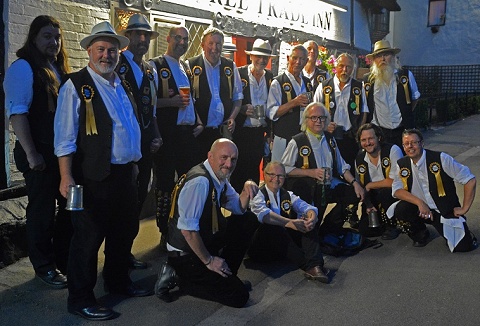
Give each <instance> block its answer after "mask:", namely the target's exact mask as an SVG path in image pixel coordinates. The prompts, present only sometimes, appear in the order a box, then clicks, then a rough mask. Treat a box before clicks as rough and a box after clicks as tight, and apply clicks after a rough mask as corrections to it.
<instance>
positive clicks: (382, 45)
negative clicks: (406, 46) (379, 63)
mask: <svg viewBox="0 0 480 326" xmlns="http://www.w3.org/2000/svg"><path fill="white" fill-rule="evenodd" d="M384 52H393V54H397V53H399V52H400V49H399V48H392V47H391V46H390V42H388V41H387V40H380V41H377V42H375V46H374V47H373V52H372V53H370V54H367V55H366V57H367V58H368V59H370V60H372V59H373V58H374V57H375V56H376V55H377V54H380V53H384Z"/></svg>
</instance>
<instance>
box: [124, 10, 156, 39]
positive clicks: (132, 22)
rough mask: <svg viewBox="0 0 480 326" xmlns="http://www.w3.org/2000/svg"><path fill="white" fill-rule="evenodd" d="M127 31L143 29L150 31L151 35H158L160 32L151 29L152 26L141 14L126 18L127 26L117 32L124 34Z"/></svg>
mask: <svg viewBox="0 0 480 326" xmlns="http://www.w3.org/2000/svg"><path fill="white" fill-rule="evenodd" d="M128 31H145V32H150V33H151V36H152V37H158V36H159V35H160V34H159V33H158V32H156V31H154V30H152V26H150V23H149V22H148V20H147V17H145V16H144V15H142V14H135V15H132V16H131V17H130V19H129V20H128V24H127V28H125V29H123V30H121V31H120V32H118V34H120V35H125V33H126V32H128Z"/></svg>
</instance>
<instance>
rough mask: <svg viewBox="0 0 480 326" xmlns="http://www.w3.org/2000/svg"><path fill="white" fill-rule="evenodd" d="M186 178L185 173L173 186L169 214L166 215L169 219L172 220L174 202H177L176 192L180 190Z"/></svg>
mask: <svg viewBox="0 0 480 326" xmlns="http://www.w3.org/2000/svg"><path fill="white" fill-rule="evenodd" d="M186 178H187V174H186V173H185V174H183V175H182V176H181V177H180V178H178V181H177V183H176V184H175V187H174V188H173V191H172V196H171V201H170V202H171V206H170V214H168V218H169V219H171V218H173V214H174V213H175V201H176V200H177V195H178V192H179V190H180V188H181V187H182V186H183V184H184V183H185V179H186Z"/></svg>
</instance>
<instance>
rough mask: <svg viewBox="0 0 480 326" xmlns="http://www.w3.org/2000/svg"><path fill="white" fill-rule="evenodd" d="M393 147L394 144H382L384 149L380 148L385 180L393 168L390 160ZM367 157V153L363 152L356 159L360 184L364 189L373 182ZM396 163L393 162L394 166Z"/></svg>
mask: <svg viewBox="0 0 480 326" xmlns="http://www.w3.org/2000/svg"><path fill="white" fill-rule="evenodd" d="M392 146H393V145H392V144H387V143H385V144H382V147H381V148H380V162H381V164H382V173H383V177H384V178H385V179H386V178H388V174H389V173H390V169H391V168H392V162H391V160H390V150H391V148H392ZM365 155H366V152H365V151H364V150H361V151H360V152H359V153H358V155H357V157H356V158H355V163H356V166H357V167H356V169H357V173H358V175H359V176H360V183H361V185H362V186H364V187H365V185H366V184H367V183H369V182H371V181H372V178H371V177H370V171H369V169H368V163H367V161H365ZM395 163H396V162H393V164H395ZM387 171H388V172H387ZM362 181H363V182H362Z"/></svg>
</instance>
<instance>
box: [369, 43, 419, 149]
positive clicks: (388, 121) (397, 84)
mask: <svg viewBox="0 0 480 326" xmlns="http://www.w3.org/2000/svg"><path fill="white" fill-rule="evenodd" d="M399 52H400V49H398V48H392V47H391V46H390V43H389V42H388V41H386V40H380V41H377V42H376V43H375V46H374V50H373V52H372V53H370V54H367V58H368V59H370V60H371V61H372V62H373V63H372V66H371V67H370V74H368V75H366V76H365V80H364V81H365V83H364V87H365V92H366V94H367V104H368V108H369V111H370V117H369V119H368V120H367V121H372V123H374V124H376V125H377V126H379V127H380V128H381V129H382V131H383V134H384V135H385V141H386V142H387V143H391V144H395V145H397V146H399V147H400V148H402V131H403V130H404V129H407V128H413V127H414V126H415V120H414V110H415V106H416V105H417V102H418V99H419V98H420V92H419V91H418V88H417V83H416V82H415V78H414V77H413V74H412V72H411V71H409V70H408V69H403V68H401V67H399V66H397V65H396V58H395V56H396V54H398V53H399Z"/></svg>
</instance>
